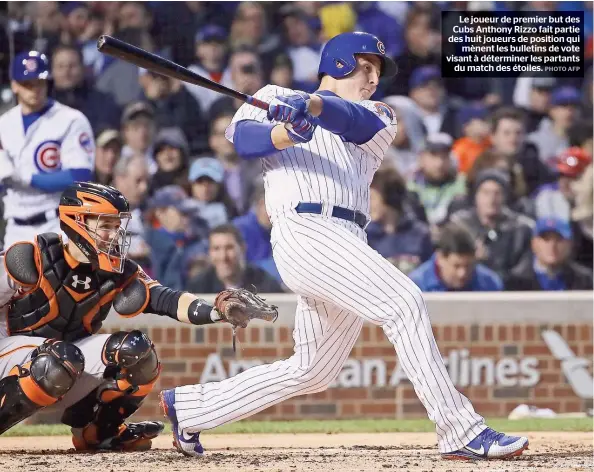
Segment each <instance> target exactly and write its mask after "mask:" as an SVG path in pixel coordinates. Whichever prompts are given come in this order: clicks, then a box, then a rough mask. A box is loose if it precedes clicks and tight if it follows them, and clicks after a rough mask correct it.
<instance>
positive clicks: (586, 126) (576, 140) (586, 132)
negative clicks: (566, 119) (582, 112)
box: [568, 120, 594, 156]
mask: <svg viewBox="0 0 594 472" xmlns="http://www.w3.org/2000/svg"><path fill="white" fill-rule="evenodd" d="M593 131H594V126H593V125H592V120H582V121H579V122H578V123H576V124H575V125H574V126H572V127H571V129H570V130H569V133H568V136H569V145H570V147H574V146H577V147H579V148H581V149H582V150H583V151H585V152H586V153H587V154H588V155H589V156H594V141H593V140H592V133H593Z"/></svg>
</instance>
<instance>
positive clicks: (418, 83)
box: [408, 66, 441, 90]
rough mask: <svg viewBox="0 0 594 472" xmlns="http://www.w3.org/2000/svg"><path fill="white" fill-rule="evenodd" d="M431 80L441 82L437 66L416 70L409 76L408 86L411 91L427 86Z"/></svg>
mask: <svg viewBox="0 0 594 472" xmlns="http://www.w3.org/2000/svg"><path fill="white" fill-rule="evenodd" d="M432 80H439V81H441V71H440V70H439V67H437V66H423V67H418V68H416V69H415V70H414V71H413V73H412V74H411V76H410V79H409V81H408V86H409V88H410V89H411V90H412V89H414V88H417V87H422V86H424V85H427V84H428V83H429V82H431V81H432Z"/></svg>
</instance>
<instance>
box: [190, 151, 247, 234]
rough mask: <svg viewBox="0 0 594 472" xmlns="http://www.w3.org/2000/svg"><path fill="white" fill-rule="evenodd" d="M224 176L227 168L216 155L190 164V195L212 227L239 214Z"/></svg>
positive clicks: (202, 216) (201, 215) (201, 214)
mask: <svg viewBox="0 0 594 472" xmlns="http://www.w3.org/2000/svg"><path fill="white" fill-rule="evenodd" d="M224 178H225V169H224V168H223V165H222V164H221V163H220V162H219V161H218V160H217V159H215V158H214V157H202V158H200V159H196V160H195V161H194V162H193V163H192V165H191V166H190V176H189V179H188V180H189V182H190V195H191V197H192V198H193V199H194V200H196V202H198V204H199V213H200V217H201V218H202V219H203V220H205V221H206V222H207V223H208V227H209V228H211V229H212V228H215V227H216V226H220V225H222V224H224V223H227V222H228V221H229V220H230V219H231V218H235V217H236V216H237V211H236V210H235V207H234V205H233V202H232V201H231V198H230V197H229V195H228V194H227V191H226V190H225V184H224Z"/></svg>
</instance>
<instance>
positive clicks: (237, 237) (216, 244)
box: [186, 224, 283, 293]
mask: <svg viewBox="0 0 594 472" xmlns="http://www.w3.org/2000/svg"><path fill="white" fill-rule="evenodd" d="M208 257H209V261H210V267H209V268H208V269H206V270H204V271H203V272H202V273H200V274H199V275H198V276H197V277H196V278H194V279H192V280H190V281H189V282H188V283H187V286H186V290H187V291H189V292H191V293H218V292H220V291H222V290H224V289H226V288H230V287H235V288H237V287H241V288H245V289H248V290H252V289H253V287H255V288H256V291H257V292H258V293H281V292H283V290H282V288H281V285H280V284H279V283H278V282H277V281H276V280H275V279H274V278H273V277H272V276H270V275H268V273H267V272H266V271H265V270H263V269H260V268H258V267H256V266H253V265H251V264H249V263H247V262H246V260H245V243H244V241H243V239H242V237H241V233H240V232H239V230H238V229H237V228H236V227H235V226H233V225H232V224H227V225H222V226H218V227H217V228H214V229H213V230H212V231H211V232H210V235H209V238H208Z"/></svg>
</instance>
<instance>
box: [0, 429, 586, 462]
mask: <svg viewBox="0 0 594 472" xmlns="http://www.w3.org/2000/svg"><path fill="white" fill-rule="evenodd" d="M526 434H527V435H528V437H529V439H530V449H529V450H528V451H526V452H525V453H524V455H523V456H522V457H520V458H517V459H514V460H509V461H492V462H488V463H484V462H458V461H456V462H451V461H444V460H442V459H440V457H439V455H438V454H437V449H436V447H435V435H434V434H430V433H375V434H298V435H297V434H296V435H292V434H281V435H263V434H258V435H248V434H241V435H229V434H225V435H216V434H205V435H204V438H203V444H204V447H205V448H207V454H206V456H205V457H204V458H200V459H193V458H187V457H184V456H182V455H180V454H178V453H177V452H175V451H174V450H173V449H172V447H171V437H170V436H169V435H164V436H162V437H159V438H158V439H157V440H156V441H155V442H154V445H153V449H152V450H151V451H147V452H143V453H125V454H116V453H97V454H79V453H74V452H73V451H72V450H70V449H71V443H70V438H67V437H27V438H16V437H15V438H0V470H6V471H10V472H13V471H15V472H16V471H19V470H21V471H26V472H32V471H44V472H48V471H84V472H149V471H150V472H165V471H166V472H176V471H179V472H186V471H188V470H208V471H209V472H222V471H232V472H238V471H242V472H243V471H290V472H295V471H317V472H323V471H333V472H336V471H340V472H344V471H361V472H368V471H384V470H390V469H393V470H398V471H399V472H400V471H401V472H404V471H411V472H412V471H415V472H417V471H418V472H420V471H427V472H430V471H431V472H433V471H436V472H448V471H449V472H458V471H474V472H479V471H485V470H488V471H501V472H517V471H522V472H524V471H531V472H532V471H539V470H542V471H546V472H554V471H591V470H592V468H593V466H594V464H593V446H592V433H569V432H567V433H522V435H526Z"/></svg>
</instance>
